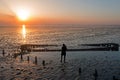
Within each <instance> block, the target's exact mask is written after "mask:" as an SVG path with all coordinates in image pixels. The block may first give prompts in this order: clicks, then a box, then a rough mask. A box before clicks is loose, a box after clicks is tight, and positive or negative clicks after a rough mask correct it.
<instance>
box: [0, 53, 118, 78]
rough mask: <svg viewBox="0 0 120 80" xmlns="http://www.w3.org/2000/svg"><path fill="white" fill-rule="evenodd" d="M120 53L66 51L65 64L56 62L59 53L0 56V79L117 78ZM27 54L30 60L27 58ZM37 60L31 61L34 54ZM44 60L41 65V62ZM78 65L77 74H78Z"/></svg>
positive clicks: (58, 59)
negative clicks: (14, 56) (21, 57)
mask: <svg viewBox="0 0 120 80" xmlns="http://www.w3.org/2000/svg"><path fill="white" fill-rule="evenodd" d="M119 53H120V52H109V51H108V52H107V51H101V52H99V51H98V52H97V51H96V52H93V51H91V52H87V51H85V52H67V60H66V63H61V62H60V52H31V53H30V54H26V55H24V56H23V60H22V61H21V59H20V56H19V57H17V58H16V59H14V58H12V57H2V55H1V56H0V63H1V64H0V80H94V76H93V74H94V73H95V69H96V70H97V71H98V79H97V80H113V76H115V77H116V78H118V79H120V77H119V76H120V67H119V66H120V54H119ZM27 56H29V57H30V61H29V62H28V61H27ZM35 56H37V58H38V63H37V65H36V64H35V60H34V57H35ZM43 60H45V66H43V65H42V61H43ZM79 68H81V73H79Z"/></svg>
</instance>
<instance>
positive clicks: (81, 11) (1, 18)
mask: <svg viewBox="0 0 120 80" xmlns="http://www.w3.org/2000/svg"><path fill="white" fill-rule="evenodd" d="M119 2H120V1H119V0H109V1H107V0H64V1H62V0H52V1H51V0H47V1H46V0H1V1H0V25H19V24H120V15H119V14H120V10H119V7H120V6H119ZM20 10H26V11H27V12H28V13H29V17H28V19H27V20H26V21H22V20H20V19H18V15H17V13H18V12H19V11H20Z"/></svg>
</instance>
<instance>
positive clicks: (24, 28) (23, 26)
mask: <svg viewBox="0 0 120 80" xmlns="http://www.w3.org/2000/svg"><path fill="white" fill-rule="evenodd" d="M26 34H27V31H26V26H25V25H22V37H23V42H24V43H25V42H26Z"/></svg>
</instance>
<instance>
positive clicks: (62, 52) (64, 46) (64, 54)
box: [61, 44, 67, 62]
mask: <svg viewBox="0 0 120 80" xmlns="http://www.w3.org/2000/svg"><path fill="white" fill-rule="evenodd" d="M66 50H67V47H66V45H65V44H63V46H62V51H61V62H62V57H63V56H64V62H65V59H66Z"/></svg>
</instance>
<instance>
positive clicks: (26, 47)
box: [20, 43, 119, 52]
mask: <svg viewBox="0 0 120 80" xmlns="http://www.w3.org/2000/svg"><path fill="white" fill-rule="evenodd" d="M58 46H59V45H44V44H42V45H41V44H23V45H21V46H20V49H21V52H32V51H33V52H49V51H53V52H55V51H61V49H49V48H45V47H58ZM79 46H91V48H90V47H89V48H81V49H80V48H78V49H68V50H67V51H119V44H116V43H99V44H80V45H79ZM93 46H94V47H93Z"/></svg>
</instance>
